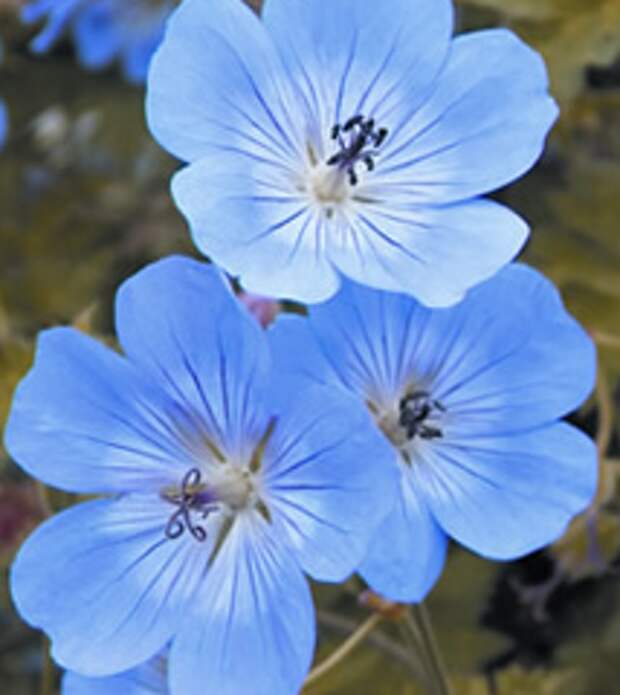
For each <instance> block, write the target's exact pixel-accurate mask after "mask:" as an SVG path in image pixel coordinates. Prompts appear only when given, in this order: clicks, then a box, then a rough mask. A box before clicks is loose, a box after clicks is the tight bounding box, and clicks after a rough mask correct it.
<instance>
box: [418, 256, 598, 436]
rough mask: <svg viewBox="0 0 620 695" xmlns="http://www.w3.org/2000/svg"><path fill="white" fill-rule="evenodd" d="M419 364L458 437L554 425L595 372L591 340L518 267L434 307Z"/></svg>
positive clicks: (530, 273) (542, 282) (538, 278)
mask: <svg viewBox="0 0 620 695" xmlns="http://www.w3.org/2000/svg"><path fill="white" fill-rule="evenodd" d="M418 365H420V368H421V371H422V374H423V376H424V377H425V378H426V379H427V381H428V382H429V383H432V390H433V395H434V397H436V398H438V399H439V400H440V401H441V402H442V403H443V404H444V406H445V407H446V408H447V411H448V416H449V420H448V424H447V428H448V431H449V433H450V436H455V437H459V438H463V437H467V436H477V435H478V434H481V433H482V434H484V433H497V432H503V433H508V432H515V431H519V430H523V429H527V428H530V427H537V426H539V425H541V424H543V423H545V422H551V421H552V420H554V419H556V418H558V417H562V416H564V415H566V414H567V413H570V412H571V411H572V410H574V409H575V408H577V407H578V406H579V405H581V403H583V401H584V400H585V399H586V398H587V396H588V395H589V394H590V392H591V391H592V388H593V386H594V381H595V377H596V354H595V349H594V344H593V342H592V340H591V339H590V338H589V336H588V335H587V334H586V332H585V331H584V330H583V328H582V327H581V326H580V325H579V324H578V323H577V321H575V319H573V317H572V316H571V315H570V314H569V313H568V312H567V311H566V309H565V308H564V306H563V304H562V299H561V297H560V294H559V293H558V291H557V289H556V288H555V287H554V286H553V284H552V283H551V282H549V281H548V280H547V279H546V278H545V277H544V276H542V275H541V274H540V273H538V272H537V271H535V270H533V269H532V268H528V267H527V266H524V265H520V264H515V265H513V266H510V267H508V268H505V269H504V270H503V271H502V272H501V273H499V274H498V275H497V276H496V277H495V278H493V279H492V280H490V281H488V282H487V283H485V284H484V285H481V286H480V287H477V288H476V289H474V290H473V291H472V292H471V293H470V294H469V295H468V296H467V298H466V299H465V301H464V302H463V303H462V304H460V305H459V306H457V307H454V308H453V309H451V310H449V311H447V312H435V314H434V315H433V316H431V317H430V319H429V321H428V322H427V325H426V326H425V341H424V355H423V356H422V355H420V356H419V358H418Z"/></svg>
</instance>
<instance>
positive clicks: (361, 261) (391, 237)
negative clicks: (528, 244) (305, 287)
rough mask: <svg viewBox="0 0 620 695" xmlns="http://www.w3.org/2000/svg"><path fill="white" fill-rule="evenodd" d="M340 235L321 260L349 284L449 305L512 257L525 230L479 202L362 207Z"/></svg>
mask: <svg viewBox="0 0 620 695" xmlns="http://www.w3.org/2000/svg"><path fill="white" fill-rule="evenodd" d="M350 222H351V229H350V230H348V234H340V235H337V236H334V237H330V239H329V246H328V248H327V253H328V255H329V258H330V259H331V261H332V262H333V264H334V265H335V266H336V267H337V268H338V269H339V270H340V271H342V272H343V273H344V274H345V275H347V276H348V277H350V278H351V279H353V280H355V281H357V282H359V283H362V284H365V285H369V286H371V287H375V288H377V289H384V290H388V291H392V292H404V293H406V294H409V295H413V296H414V297H415V298H416V299H418V300H419V301H421V302H422V303H423V304H425V305H427V306H431V307H444V306H450V305H452V304H455V303H456V302H458V301H460V300H461V299H462V298H463V295H464V294H465V292H466V291H467V290H468V289H470V288H471V287H473V286H474V285H477V284H478V283H480V282H482V281H483V280H486V279H487V278H489V277H491V276H493V275H494V274H495V273H496V272H497V271H498V270H499V269H500V268H501V267H502V266H504V265H505V264H506V263H508V262H509V261H510V260H511V259H512V258H513V257H514V256H515V255H516V254H517V252H518V251H519V249H520V248H521V246H522V245H523V243H524V242H525V239H526V237H527V233H528V230H527V226H526V224H525V223H524V222H523V220H522V219H521V218H520V217H518V216H517V215H515V214H514V213H512V212H511V211H510V210H508V208H505V207H503V206H502V205H499V204H497V203H494V202H491V201H487V200H472V201H468V202H465V203H461V204H454V205H448V206H443V207H431V208H406V207H401V208H399V207H397V206H394V207H392V206H391V205H390V204H388V203H376V204H369V205H364V206H363V207H361V208H360V209H359V211H358V213H357V214H355V215H352V216H351V219H350Z"/></svg>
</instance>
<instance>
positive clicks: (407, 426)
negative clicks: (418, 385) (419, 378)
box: [368, 390, 446, 463]
mask: <svg viewBox="0 0 620 695" xmlns="http://www.w3.org/2000/svg"><path fill="white" fill-rule="evenodd" d="M368 407H369V409H370V411H371V412H372V413H373V416H374V418H375V421H376V422H377V424H378V426H379V428H380V429H381V431H382V432H383V434H385V436H386V437H387V438H388V439H389V440H390V442H392V444H394V446H395V447H397V448H398V449H399V450H400V452H401V454H402V456H403V458H404V459H405V461H406V462H407V463H411V456H410V450H411V446H412V444H414V443H415V442H416V441H418V440H433V439H441V438H442V437H443V430H442V428H441V419H442V418H441V416H442V415H443V413H445V412H446V408H445V406H444V405H443V404H442V403H441V402H440V401H438V400H437V399H435V398H433V397H432V396H431V395H430V394H429V393H428V392H427V391H422V390H411V391H409V392H407V393H406V394H405V395H404V396H403V397H402V398H400V400H399V401H398V403H397V407H392V408H390V409H388V410H387V411H386V410H381V409H380V408H378V407H377V406H376V405H374V404H373V403H369V406H368Z"/></svg>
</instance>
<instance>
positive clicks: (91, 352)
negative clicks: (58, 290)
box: [4, 328, 197, 492]
mask: <svg viewBox="0 0 620 695" xmlns="http://www.w3.org/2000/svg"><path fill="white" fill-rule="evenodd" d="M194 438H195V433H193V432H192V429H191V427H190V423H188V422H187V417H186V416H185V415H184V414H183V413H182V412H181V411H180V409H179V407H178V406H177V405H175V404H174V403H173V401H172V400H171V399H170V398H168V397H167V396H166V394H165V393H164V392H163V391H161V390H159V389H157V388H156V386H154V385H152V384H149V383H148V382H147V381H146V380H144V379H143V378H141V376H140V375H139V374H138V373H137V372H136V370H135V369H134V368H133V367H132V365H131V364H129V362H128V361H127V360H124V359H123V358H121V357H120V356H119V355H117V354H116V353H114V352H113V351H112V350H110V349H108V348H106V347H104V346H103V345H101V344H99V343H98V342H96V341H95V340H92V339H91V338H89V337H87V336H85V335H83V334H81V333H79V332H78V331H76V330H73V329H68V328H58V329H53V330H50V331H46V332H44V333H42V334H41V336H40V338H39V341H38V346H37V353H36V357H35V363H34V366H33V368H32V370H31V371H30V373H29V374H28V375H27V376H26V378H25V379H24V380H23V381H22V382H21V383H20V385H19V386H18V388H17V391H16V393H15V396H14V399H13V404H12V407H11V412H10V416H9V419H8V422H7V425H6V429H5V434H4V441H5V445H6V448H7V449H8V451H9V453H10V454H11V456H12V457H13V458H14V459H15V461H17V462H18V463H19V464H20V465H21V466H22V467H23V468H24V469H25V470H26V471H28V473H30V474H31V475H33V476H35V477H36V478H39V479H41V480H43V481H44V482H45V483H47V484H49V485H53V486H55V487H59V488H63V489H66V490H71V491H74V492H126V491H128V490H144V489H145V488H146V487H149V488H159V487H161V486H163V485H166V484H169V482H170V480H171V476H172V477H174V476H176V475H177V474H180V472H182V471H184V470H186V469H187V467H188V466H189V467H191V466H192V465H194V463H193V462H194V461H195V458H194V456H195V451H196V446H197V444H196V442H195V441H194Z"/></svg>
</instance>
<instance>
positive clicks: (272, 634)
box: [170, 516, 315, 695]
mask: <svg viewBox="0 0 620 695" xmlns="http://www.w3.org/2000/svg"><path fill="white" fill-rule="evenodd" d="M276 537H277V534H276V533H273V532H272V528H271V527H269V526H268V525H267V523H266V522H264V521H260V517H252V516H239V517H238V518H237V520H236V522H235V525H234V526H233V530H232V531H231V533H230V535H229V537H228V539H227V541H226V543H225V544H224V545H223V546H222V548H221V551H220V553H219V555H218V556H217V559H216V560H215V562H214V564H213V565H212V567H211V568H210V570H209V574H208V575H207V577H206V579H205V580H204V584H203V588H202V591H201V595H200V596H199V597H198V600H196V601H195V602H194V603H192V604H190V605H189V606H188V612H187V614H186V616H185V620H184V625H183V629H182V630H181V632H180V633H179V635H178V636H177V638H176V639H175V641H174V643H173V645H172V650H171V654H170V683H171V690H172V692H175V693H183V695H204V692H205V687H206V688H207V690H208V691H209V692H213V693H218V695H238V694H239V693H243V692H248V691H251V693H252V695H290V694H291V693H296V692H298V691H299V690H300V688H301V685H302V682H303V680H304V677H305V674H306V672H307V670H308V668H309V666H310V662H311V659H312V651H313V647H314V633H315V629H314V617H313V606H312V599H311V596H310V591H309V588H308V586H307V583H306V581H305V579H304V577H303V575H302V573H301V571H300V570H299V567H298V565H297V564H296V563H295V562H294V561H291V557H290V556H289V554H288V552H287V549H286V548H285V547H284V546H283V545H280V544H279V543H278V542H277V541H276V540H275V539H276ZM205 683H206V685H205Z"/></svg>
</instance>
